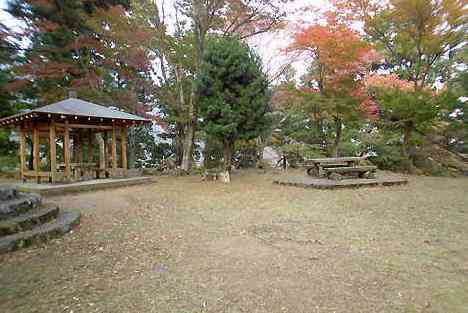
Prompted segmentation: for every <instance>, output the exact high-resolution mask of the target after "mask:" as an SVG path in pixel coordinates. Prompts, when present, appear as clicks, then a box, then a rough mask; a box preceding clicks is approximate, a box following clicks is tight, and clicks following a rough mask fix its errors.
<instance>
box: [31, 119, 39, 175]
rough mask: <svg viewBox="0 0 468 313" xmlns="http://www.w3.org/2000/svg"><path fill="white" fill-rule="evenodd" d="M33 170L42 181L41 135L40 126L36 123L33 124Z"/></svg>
mask: <svg viewBox="0 0 468 313" xmlns="http://www.w3.org/2000/svg"><path fill="white" fill-rule="evenodd" d="M32 139H33V170H34V172H35V175H36V180H37V181H38V182H40V176H39V166H40V162H41V160H40V137H39V128H38V125H37V124H36V123H34V124H33V135H32Z"/></svg>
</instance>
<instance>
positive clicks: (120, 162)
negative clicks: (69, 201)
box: [0, 98, 151, 183]
mask: <svg viewBox="0 0 468 313" xmlns="http://www.w3.org/2000/svg"><path fill="white" fill-rule="evenodd" d="M149 122H151V121H150V120H148V119H145V118H142V117H140V116H137V115H133V114H129V113H125V112H121V111H117V110H112V109H110V108H107V107H104V106H100V105H97V104H94V103H91V102H87V101H83V100H80V99H75V98H69V99H67V100H63V101H60V102H57V103H53V104H50V105H47V106H44V107H41V108H38V109H34V110H30V111H27V112H24V113H20V114H17V115H13V116H9V117H6V118H3V119H0V127H16V128H17V129H18V134H19V143H20V144H19V146H20V148H19V157H20V176H21V179H22V180H23V181H27V180H28V179H31V180H34V181H36V182H38V183H40V182H41V180H47V181H48V182H51V183H55V182H70V181H80V180H88V179H94V178H102V177H125V176H127V175H128V170H127V168H128V166H127V129H128V128H129V127H131V126H135V125H141V124H144V123H149ZM28 141H29V142H30V143H31V145H30V147H31V149H29V150H30V153H28V146H29V145H28ZM41 148H42V149H41ZM57 148H59V149H57ZM41 152H42V153H41ZM58 152H59V153H58ZM118 152H119V153H118ZM119 155H120V157H119ZM28 157H29V162H27V159H28ZM31 165H32V166H31Z"/></svg>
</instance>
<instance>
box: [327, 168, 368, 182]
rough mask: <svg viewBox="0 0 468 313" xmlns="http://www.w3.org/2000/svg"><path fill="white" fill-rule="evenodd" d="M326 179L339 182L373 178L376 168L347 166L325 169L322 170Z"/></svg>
mask: <svg viewBox="0 0 468 313" xmlns="http://www.w3.org/2000/svg"><path fill="white" fill-rule="evenodd" d="M323 170H324V171H325V174H326V176H327V177H328V178H330V179H334V180H341V179H344V178H354V177H360V178H375V172H376V171H377V167H376V166H347V167H331V168H327V167H325V168H324V169H323Z"/></svg>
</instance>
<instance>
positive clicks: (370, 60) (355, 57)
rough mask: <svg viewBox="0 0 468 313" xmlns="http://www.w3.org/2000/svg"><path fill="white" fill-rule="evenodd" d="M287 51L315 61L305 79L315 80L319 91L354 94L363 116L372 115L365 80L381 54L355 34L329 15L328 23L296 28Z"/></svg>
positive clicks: (371, 103) (374, 106)
mask: <svg viewBox="0 0 468 313" xmlns="http://www.w3.org/2000/svg"><path fill="white" fill-rule="evenodd" d="M287 53H289V54H292V55H294V56H296V57H302V58H304V57H305V58H306V62H307V63H310V62H312V63H313V64H314V68H315V69H316V70H314V71H313V72H312V73H311V77H308V80H310V81H314V82H315V83H316V84H317V85H318V86H319V89H320V92H321V93H322V94H326V95H332V96H333V95H337V94H340V95H341V96H343V94H345V95H347V96H349V97H353V98H355V99H357V100H358V101H359V102H361V109H362V111H363V112H364V113H365V114H366V115H368V116H369V117H375V114H376V113H377V112H378V109H377V108H376V105H375V103H374V101H372V99H371V98H370V97H369V96H367V92H366V91H365V84H364V80H365V78H366V76H367V75H368V74H369V72H370V70H371V67H372V65H373V64H375V63H378V62H379V61H380V60H381V59H382V57H381V56H380V55H379V54H378V53H377V52H376V50H375V49H374V48H373V47H372V46H371V45H370V44H368V43H367V42H365V41H364V40H362V38H361V37H360V36H359V34H358V33H356V32H355V31H353V30H351V29H350V28H349V27H347V26H346V25H344V24H340V23H337V22H336V21H335V20H334V19H333V18H330V19H329V23H328V24H327V25H312V26H309V27H305V28H302V29H300V30H299V31H297V32H296V33H295V34H294V41H293V43H292V44H291V45H290V46H289V47H288V49H287Z"/></svg>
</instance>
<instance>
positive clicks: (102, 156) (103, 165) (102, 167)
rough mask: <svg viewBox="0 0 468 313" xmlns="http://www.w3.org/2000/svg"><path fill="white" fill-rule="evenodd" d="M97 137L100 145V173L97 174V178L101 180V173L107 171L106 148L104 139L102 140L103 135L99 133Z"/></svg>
mask: <svg viewBox="0 0 468 313" xmlns="http://www.w3.org/2000/svg"><path fill="white" fill-rule="evenodd" d="M96 136H97V141H98V144H99V171H98V172H97V177H96V178H99V177H100V173H101V172H104V171H105V169H106V148H105V142H104V138H102V134H101V133H98V134H97V135H96Z"/></svg>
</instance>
